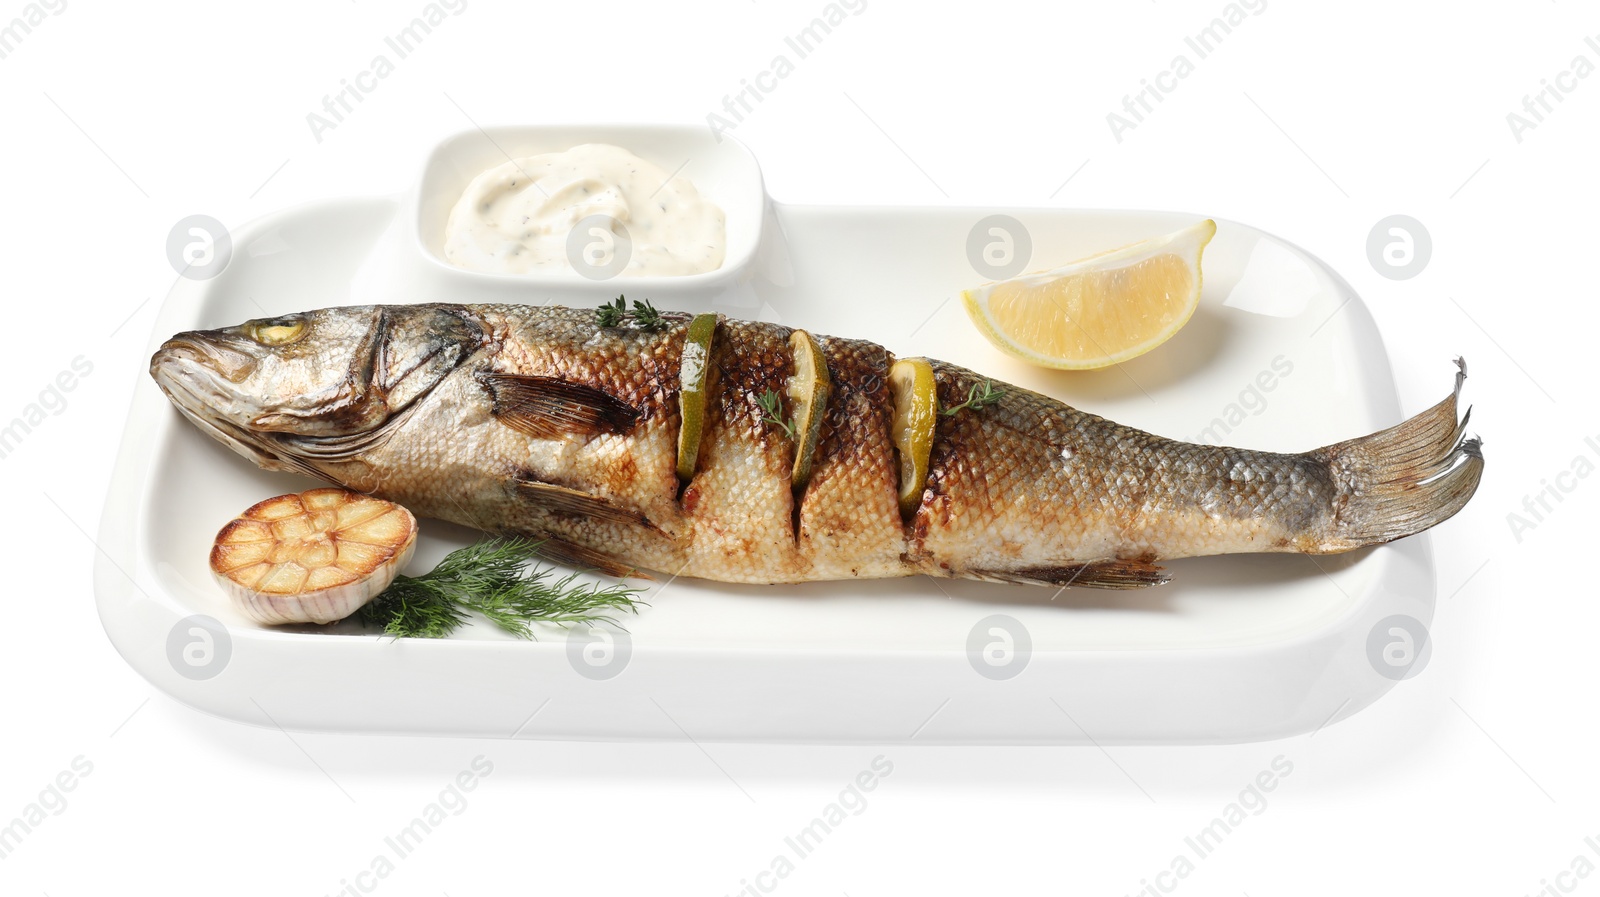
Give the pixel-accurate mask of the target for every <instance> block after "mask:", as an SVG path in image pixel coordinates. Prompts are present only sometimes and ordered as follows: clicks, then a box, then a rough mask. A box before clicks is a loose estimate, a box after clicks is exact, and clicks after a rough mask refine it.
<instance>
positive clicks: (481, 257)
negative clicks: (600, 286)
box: [444, 143, 726, 277]
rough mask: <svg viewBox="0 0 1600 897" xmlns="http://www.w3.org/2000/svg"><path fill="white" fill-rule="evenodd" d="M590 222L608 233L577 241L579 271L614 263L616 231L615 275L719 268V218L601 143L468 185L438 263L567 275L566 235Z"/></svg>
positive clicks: (491, 173)
mask: <svg viewBox="0 0 1600 897" xmlns="http://www.w3.org/2000/svg"><path fill="white" fill-rule="evenodd" d="M591 215H604V216H607V217H608V218H610V219H611V221H612V222H614V223H613V224H611V226H610V231H611V233H610V234H607V233H604V232H601V233H585V234H583V235H582V236H581V237H580V238H576V239H579V240H581V242H580V243H577V244H575V245H576V246H578V259H579V263H580V264H584V263H585V262H584V261H583V260H584V258H585V255H584V254H583V253H584V252H586V251H587V252H589V253H591V254H590V255H588V256H587V258H590V259H603V260H604V259H609V258H613V257H615V256H614V255H612V256H608V255H606V253H607V252H611V253H614V254H615V255H620V254H621V252H622V251H624V250H623V249H622V248H621V247H622V242H621V240H620V235H622V234H624V233H625V234H626V236H627V240H628V241H629V242H630V243H631V249H630V250H628V252H629V255H628V261H627V265H626V267H624V268H623V269H622V270H621V271H618V272H616V273H615V276H618V277H644V276H656V275H680V274H699V273H701V272H704V271H715V270H716V269H718V268H720V267H722V259H723V255H724V252H725V247H726V241H725V234H724V232H725V229H726V228H725V222H724V220H723V214H722V210H721V209H719V208H717V207H716V205H714V204H713V203H709V202H706V201H705V200H703V199H701V198H700V193H699V191H698V190H696V189H695V186H694V184H692V183H690V181H689V179H688V178H686V177H683V176H681V175H680V176H677V177H673V178H672V179H671V180H670V181H669V180H668V177H667V172H665V171H662V170H661V168H660V167H658V166H656V165H654V164H652V163H650V162H647V161H645V160H644V159H641V158H639V157H638V156H635V155H634V154H633V153H630V152H628V151H627V150H625V149H623V148H622V147H619V146H611V145H609V144H603V143H586V144H583V145H581V146H575V147H573V148H572V149H569V150H567V151H566V152H564V153H546V154H544V155H541V156H530V157H528V158H525V159H517V160H515V161H511V162H507V163H505V164H504V165H501V166H498V167H496V168H491V169H489V170H488V171H485V172H484V173H482V174H480V175H478V176H477V177H476V178H473V179H472V183H471V184H468V185H467V189H466V192H464V193H462V194H461V198H460V199H459V200H457V201H456V204H455V207H454V208H453V209H451V210H450V221H449V224H447V225H446V227H445V242H444V255H445V258H446V259H447V260H448V261H449V262H450V263H451V264H453V265H456V266H458V267H461V268H467V269H469V270H473V271H484V272H488V273H492V274H559V273H562V272H573V271H575V270H576V269H575V268H574V266H573V263H572V260H571V259H570V258H569V252H568V235H569V234H571V232H572V230H573V228H574V227H576V226H577V224H578V222H580V221H582V220H583V219H585V218H588V217H590V216H591ZM585 230H586V231H587V230H588V228H585ZM603 264H604V262H603V261H602V262H601V265H602V266H603ZM597 270H598V268H597Z"/></svg>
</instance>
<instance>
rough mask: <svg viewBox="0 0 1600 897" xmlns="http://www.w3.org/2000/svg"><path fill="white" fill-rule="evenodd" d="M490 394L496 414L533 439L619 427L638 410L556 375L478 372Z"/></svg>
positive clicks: (623, 427) (628, 425)
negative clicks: (538, 375)
mask: <svg viewBox="0 0 1600 897" xmlns="http://www.w3.org/2000/svg"><path fill="white" fill-rule="evenodd" d="M478 381H479V382H481V383H482V384H483V385H484V387H485V388H486V389H488V390H489V393H490V395H492V396H493V397H494V416H495V419H496V420H499V421H500V422H501V423H503V424H505V425H506V426H508V427H510V428H511V429H513V430H516V431H517V432H519V433H523V434H526V435H528V436H533V437H535V438H538V439H559V438H560V437H562V436H569V435H578V436H593V435H594V434H596V433H622V432H625V431H627V430H628V429H629V428H631V427H632V426H633V424H634V422H635V421H637V420H638V419H639V410H638V409H637V408H634V407H633V406H632V405H629V404H628V403H627V402H624V401H622V400H621V399H619V398H617V397H616V396H613V395H611V394H610V393H608V392H605V391H604V390H600V389H596V388H595V387H593V386H585V385H584V384H582V383H573V382H572V381H570V380H562V379H561V378H559V377H536V376H531V375H527V374H497V373H486V374H479V375H478Z"/></svg>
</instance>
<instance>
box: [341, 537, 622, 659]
mask: <svg viewBox="0 0 1600 897" xmlns="http://www.w3.org/2000/svg"><path fill="white" fill-rule="evenodd" d="M538 547H539V543H538V542H534V541H531V540H528V539H488V540H485V541H482V542H478V543H477V544H474V545H469V546H467V547H466V548H460V549H457V550H455V551H452V552H450V553H449V554H448V555H446V556H445V558H444V560H442V561H440V562H439V565H438V566H436V567H434V568H433V569H432V570H430V571H429V572H427V573H424V574H422V575H421V576H397V577H395V580H394V582H392V583H390V584H389V587H388V588H387V589H384V590H383V592H382V593H380V594H379V595H378V597H376V598H374V599H373V600H372V601H370V602H369V603H368V604H367V605H366V606H365V607H363V608H362V609H361V611H360V619H361V621H362V622H364V623H367V624H370V625H374V626H382V627H383V631H384V632H385V633H387V634H389V635H392V636H395V637H397V638H444V637H445V636H447V635H449V634H451V633H452V632H454V631H456V630H457V629H458V628H460V627H461V625H462V624H464V623H466V622H467V621H468V620H469V619H471V613H469V612H475V613H477V614H480V615H482V616H483V617H484V618H486V619H487V620H489V622H491V623H493V624H495V625H496V626H498V627H500V628H501V629H503V630H505V631H506V632H509V633H511V634H512V635H514V636H516V637H518V638H526V639H532V638H537V636H536V635H535V631H534V628H533V626H532V625H531V624H534V623H555V624H558V625H562V626H570V625H572V624H576V623H599V622H606V623H613V624H614V623H616V619H615V618H614V617H612V616H610V612H616V611H626V612H628V613H637V612H638V608H639V605H640V604H642V603H643V602H641V601H639V600H638V599H637V598H636V597H635V596H636V595H638V594H639V593H640V592H642V591H643V589H639V588H636V587H633V586H626V585H621V584H618V585H611V586H601V585H599V584H597V583H592V582H584V583H579V582H577V578H578V574H577V573H576V572H573V573H569V574H567V575H566V576H564V577H562V578H560V579H557V580H554V581H552V580H551V571H550V570H548V569H544V568H537V567H534V568H531V569H530V566H531V565H532V564H533V562H534V557H535V554H536V553H537V550H538Z"/></svg>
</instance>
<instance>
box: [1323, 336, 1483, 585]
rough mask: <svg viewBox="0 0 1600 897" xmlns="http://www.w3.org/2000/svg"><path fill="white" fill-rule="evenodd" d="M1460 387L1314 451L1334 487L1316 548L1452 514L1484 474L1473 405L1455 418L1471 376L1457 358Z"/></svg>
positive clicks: (1393, 533) (1334, 548)
mask: <svg viewBox="0 0 1600 897" xmlns="http://www.w3.org/2000/svg"><path fill="white" fill-rule="evenodd" d="M1456 366H1457V368H1458V369H1459V370H1458V371H1457V372H1456V384H1455V389H1454V390H1453V391H1452V392H1451V394H1450V395H1449V396H1448V397H1447V398H1445V400H1444V401H1442V402H1440V403H1439V404H1437V405H1435V406H1433V407H1432V408H1429V409H1428V410H1427V411H1424V412H1422V413H1421V414H1418V415H1417V416H1416V417H1413V418H1411V419H1410V420H1407V421H1405V422H1404V423H1401V424H1399V425H1398V426H1394V427H1390V428H1389V429H1387V430H1381V431H1379V432H1377V433H1373V434H1372V435H1370V436H1363V437H1361V438H1359V439H1351V440H1348V441H1345V442H1339V443H1335V444H1333V445H1330V446H1325V447H1323V448H1320V449H1317V450H1315V451H1313V452H1310V453H1309V454H1310V455H1311V456H1312V457H1316V458H1318V459H1320V460H1322V461H1324V462H1325V463H1327V465H1328V468H1329V471H1330V473H1331V474H1332V475H1333V479H1334V482H1335V483H1336V484H1337V486H1336V489H1337V491H1336V493H1335V508H1334V520H1333V526H1332V531H1331V532H1329V533H1327V534H1326V538H1325V539H1324V541H1323V542H1322V544H1321V546H1319V550H1318V552H1317V553H1332V552H1338V551H1348V550H1350V549H1352V548H1359V547H1361V546H1363V545H1376V544H1380V543H1383V542H1392V541H1394V540H1395V539H1399V538H1402V537H1404V536H1409V535H1412V534H1413V533H1419V532H1422V531H1423V530H1425V529H1428V528H1430V527H1432V526H1435V525H1436V524H1439V523H1442V522H1443V521H1445V520H1448V519H1450V517H1452V516H1454V515H1455V513H1456V512H1457V511H1459V510H1461V508H1462V507H1463V506H1464V505H1466V503H1467V500H1468V499H1470V498H1472V494H1473V493H1474V492H1475V491H1476V490H1477V488H1478V481H1479V479H1481V478H1482V476H1483V448H1482V445H1483V441H1482V440H1481V439H1478V438H1477V437H1465V438H1464V434H1465V431H1466V427H1467V421H1468V420H1469V419H1470V418H1471V417H1472V409H1471V408H1468V409H1467V413H1466V414H1465V415H1463V416H1462V417H1461V419H1460V421H1457V420H1456V403H1457V399H1458V398H1459V397H1460V395H1461V384H1462V382H1463V381H1465V380H1466V378H1467V363H1466V361H1465V359H1461V358H1457V359H1456Z"/></svg>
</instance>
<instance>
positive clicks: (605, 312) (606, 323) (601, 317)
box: [594, 296, 666, 330]
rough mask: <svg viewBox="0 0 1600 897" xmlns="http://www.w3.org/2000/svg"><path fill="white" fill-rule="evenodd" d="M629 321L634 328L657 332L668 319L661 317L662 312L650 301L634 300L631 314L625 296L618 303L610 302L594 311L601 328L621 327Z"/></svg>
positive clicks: (595, 320) (619, 298)
mask: <svg viewBox="0 0 1600 897" xmlns="http://www.w3.org/2000/svg"><path fill="white" fill-rule="evenodd" d="M628 320H631V321H633V324H634V326H635V327H638V328H639V329H640V330H657V329H659V328H660V327H661V326H662V325H663V324H665V323H666V319H665V318H663V317H661V312H660V311H658V310H657V309H656V307H655V306H654V305H651V304H650V300H649V299H646V300H644V301H643V302H640V301H639V300H637V299H635V300H633V311H631V312H630V311H628V302H627V299H626V298H625V297H623V296H618V297H617V298H616V301H614V302H608V303H606V304H604V305H601V306H600V307H599V308H596V309H595V310H594V322H595V323H596V324H598V325H599V326H601V327H606V328H611V327H621V326H622V323H623V322H624V321H628Z"/></svg>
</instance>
